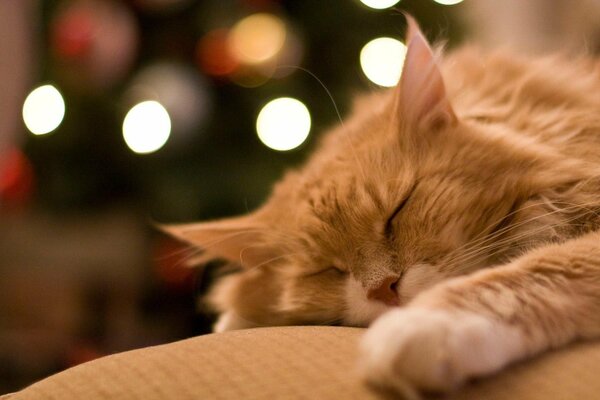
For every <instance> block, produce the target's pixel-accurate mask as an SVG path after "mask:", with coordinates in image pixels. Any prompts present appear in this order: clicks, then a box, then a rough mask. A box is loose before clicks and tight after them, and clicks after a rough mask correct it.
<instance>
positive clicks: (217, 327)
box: [213, 311, 258, 333]
mask: <svg viewBox="0 0 600 400" xmlns="http://www.w3.org/2000/svg"><path fill="white" fill-rule="evenodd" d="M257 326H258V325H257V324H254V323H252V322H251V321H248V320H246V319H244V318H242V317H240V316H239V315H237V314H236V313H235V312H233V311H227V312H224V313H223V314H221V315H219V318H218V319H217V322H215V324H214V325H213V332H216V333H219V332H225V331H234V330H237V329H248V328H256V327H257Z"/></svg>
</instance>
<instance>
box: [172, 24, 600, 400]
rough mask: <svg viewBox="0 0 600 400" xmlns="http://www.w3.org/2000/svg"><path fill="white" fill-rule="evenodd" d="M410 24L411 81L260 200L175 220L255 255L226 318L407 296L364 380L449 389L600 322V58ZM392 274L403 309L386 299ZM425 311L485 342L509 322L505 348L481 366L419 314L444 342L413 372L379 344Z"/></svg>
mask: <svg viewBox="0 0 600 400" xmlns="http://www.w3.org/2000/svg"><path fill="white" fill-rule="evenodd" d="M411 24H412V25H411V26H412V28H411V29H412V31H411V32H409V53H408V55H407V62H406V66H405V70H404V72H403V76H402V79H401V82H400V83H399V85H398V87H397V88H395V89H393V90H389V91H382V92H381V93H377V94H371V95H369V96H366V97H364V98H363V99H361V100H360V101H359V102H358V103H357V104H358V105H357V107H356V109H355V111H354V113H353V114H352V115H351V116H350V117H349V118H348V119H347V120H346V121H345V122H344V124H343V125H341V126H339V127H337V128H334V129H333V130H332V131H331V132H329V133H327V134H326V135H325V137H324V138H323V140H322V142H321V143H320V146H319V147H318V148H317V149H316V151H315V152H314V154H313V155H312V156H311V158H310V159H309V160H308V161H307V163H306V164H305V165H304V166H303V167H301V168H299V169H297V170H294V171H291V172H289V173H287V174H286V175H285V177H284V178H283V179H282V180H281V182H279V183H278V184H277V185H276V187H275V189H274V191H273V193H272V195H271V197H270V198H269V200H268V201H267V202H266V204H265V205H264V206H263V207H261V208H260V209H259V210H257V211H256V212H254V213H252V214H250V215H248V216H245V217H243V218H240V219H238V220H235V219H232V220H228V221H227V220H226V221H222V222H219V221H217V222H211V223H199V224H192V225H186V226H183V227H181V226H180V227H177V226H176V227H171V228H169V229H170V230H171V231H172V232H173V233H174V234H176V235H178V236H179V237H181V238H183V239H185V240H187V241H190V242H192V243H194V244H195V245H198V246H200V247H202V248H204V249H205V250H206V251H207V252H208V253H209V254H211V255H213V256H220V257H226V258H229V259H230V260H232V261H234V262H236V263H239V264H240V265H242V266H243V267H244V269H243V271H242V272H240V273H238V274H235V275H233V276H230V277H228V278H227V279H226V280H224V281H223V282H221V283H220V284H218V285H217V286H216V287H215V288H214V289H213V291H212V293H211V295H210V299H211V302H212V303H213V304H214V305H215V307H217V309H218V310H219V311H220V312H222V313H224V315H226V316H227V321H231V320H232V319H235V321H236V322H235V323H230V322H227V323H225V322H222V323H221V324H220V326H219V329H228V328H239V327H247V326H261V325H282V324H307V323H313V324H331V323H342V324H348V325H367V324H369V323H371V322H372V321H373V320H374V319H375V318H377V317H378V316H379V315H381V314H383V313H384V312H385V311H386V310H390V309H393V311H391V312H390V313H388V314H389V315H390V316H388V315H387V314H386V316H384V318H383V319H382V320H381V321H378V322H377V323H376V324H375V326H374V327H373V328H372V329H371V330H370V333H369V335H371V336H373V337H375V336H376V338H375V339H369V338H367V339H366V341H365V346H364V354H365V356H364V357H365V360H367V361H368V363H367V364H368V365H370V366H373V368H371V369H370V370H369V371H366V372H364V373H365V375H366V378H367V379H368V380H369V381H372V382H375V383H378V384H383V385H388V386H392V387H395V388H406V387H409V386H416V387H418V388H422V389H433V390H447V389H449V388H451V387H453V385H456V384H459V383H462V382H463V381H464V380H465V379H468V378H469V377H471V376H477V375H484V374H488V373H490V372H493V371H495V370H497V369H499V368H501V367H503V366H504V365H506V364H508V363H510V362H512V361H514V360H516V359H519V358H523V357H526V356H528V355H531V354H534V353H537V352H540V351H542V350H544V349H547V348H549V347H556V346H559V345H563V344H565V343H567V342H569V341H572V340H574V339H577V338H581V337H583V338H590V337H598V336H600V241H599V240H598V239H600V237H599V236H598V235H599V234H598V233H595V232H596V231H597V230H598V228H599V224H600V218H598V212H599V211H600V197H599V194H600V151H598V146H599V145H600V113H599V112H598V110H600V63H599V62H598V61H596V60H593V59H591V58H587V57H581V58H580V59H564V58H561V57H559V56H555V57H546V58H540V59H536V60H531V59H525V58H520V57H517V56H515V55H513V54H510V53H506V52H496V53H491V54H483V53H481V52H479V51H477V50H476V49H473V48H468V47H467V48H463V49H460V50H458V51H456V52H453V53H451V54H448V55H445V56H443V57H442V58H441V59H440V60H438V61H436V60H435V58H434V57H433V55H432V54H431V51H430V50H429V47H428V45H427V43H426V41H424V37H423V36H422V34H421V33H420V31H419V30H418V27H417V26H416V24H415V23H414V22H411ZM442 77H443V78H442ZM401 204H402V205H403V206H402V208H401V209H400V210H398V209H397V208H398V207H399V206H400V205H401ZM236 221H243V223H240V224H238V225H237V226H236ZM218 226H222V227H223V228H222V229H220V230H219V229H215V227H218ZM450 278H452V279H450ZM390 279H391V281H395V280H397V282H396V283H395V284H394V285H392V286H391V289H390V288H388V287H387V286H385V287H383V288H382V286H381V285H382V282H389V281H390ZM386 285H387V283H386ZM388 289H389V290H393V292H394V293H395V294H396V295H397V297H398V302H399V303H400V305H402V306H405V307H403V308H401V309H400V310H397V309H396V308H395V307H391V306H389V305H387V304H384V303H383V302H382V301H379V300H380V298H379V297H377V296H380V295H379V294H378V293H380V292H381V290H383V291H388V292H389V290H388ZM378 291H379V292H378ZM371 295H373V296H375V298H373V296H371ZM413 299H414V300H413ZM386 301H387V300H386ZM428 312H432V313H433V314H431V315H432V317H431V318H432V319H431V321H429V322H427V321H425V322H422V326H423V327H427V326H442V327H443V329H447V330H448V332H455V331H456V332H462V333H460V335H462V336H460V335H459V333H457V335H459V337H469V338H474V337H475V338H477V337H479V336H477V335H480V336H481V335H484V336H485V335H487V336H485V337H484V336H481V343H484V344H485V343H487V342H485V340H488V339H489V338H492V337H495V336H494V335H495V334H497V332H505V335H504V336H501V337H500V338H498V339H497V343H500V344H501V343H505V342H506V352H505V353H504V354H505V355H503V356H500V355H497V354H492V353H490V354H492V355H490V356H489V359H490V360H492V361H493V362H492V361H490V363H488V364H485V365H483V364H481V363H482V362H483V361H481V360H480V359H478V360H477V362H475V361H473V360H471V358H473V357H472V355H468V357H467V355H465V354H463V355H460V354H458V355H457V354H454V353H456V352H457V351H459V350H460V351H463V352H464V351H465V349H464V348H463V347H460V346H458V345H456V346H458V347H456V346H455V347H456V348H454V347H452V346H454V345H452V346H451V345H450V344H447V343H446V342H445V341H444V340H442V339H440V338H438V337H434V336H432V335H430V333H431V332H429V331H424V332H421V331H419V330H418V329H417V330H416V331H415V332H417V333H415V334H414V335H417V334H418V335H421V336H419V338H421V339H422V338H430V337H431V343H433V344H431V345H432V346H434V347H433V348H437V347H435V346H438V347H439V348H440V353H439V354H443V355H444V357H442V356H439V354H438V355H436V356H435V357H437V358H435V357H434V356H432V357H433V358H431V359H428V360H430V362H429V364H428V363H427V362H423V363H421V364H419V365H422V366H423V367H422V368H423V371H421V372H419V371H420V370H419V369H418V368H417V369H415V370H411V371H408V370H406V371H408V372H402V371H405V370H403V367H402V363H405V362H406V361H403V360H410V359H411V358H410V356H407V355H406V354H405V353H406V351H407V350H406V348H405V347H402V346H400V345H398V346H397V347H393V346H391V347H390V348H389V351H388V350H386V348H384V349H382V350H381V351H382V352H384V353H385V354H386V357H387V358H386V360H387V361H381V359H380V358H377V357H374V356H373V357H372V355H373V354H376V353H377V351H379V350H377V346H379V344H377V343H378V342H381V340H379V339H380V338H381V337H385V335H386V334H387V335H388V336H389V334H388V333H384V331H385V330H387V331H388V332H390V330H391V331H393V332H396V331H395V330H397V331H398V332H397V337H398V338H402V339H401V341H402V343H405V342H406V343H412V342H411V340H416V339H413V336H414V335H413V333H407V331H406V330H403V329H405V328H403V327H402V326H396V325H397V324H396V325H394V324H395V323H396V322H395V321H399V320H402V321H405V320H406V321H412V320H414V321H421V320H423V319H425V320H426V319H427V318H429V317H427V315H429V314H427V313H428ZM392 313H397V314H398V313H399V315H398V316H396V317H394V318H392V316H391V315H392ZM436 313H438V314H439V315H438V314H436ZM436 315H437V316H436ZM446 315H456V316H457V317H456V318H457V319H456V321H457V322H456V326H446V325H447V324H449V323H450V322H447V321H453V318H447V317H446ZM434 316H435V317H434ZM385 321H387V322H385ZM461 321H463V322H464V323H462V322H461ZM406 323H408V322H406ZM415 323H417V324H421V323H420V322H415ZM444 324H446V325H444ZM461 324H462V325H461ZM419 326H421V325H419ZM489 327H494V329H495V331H494V332H495V333H494V335H492V334H491V333H490V332H489V331H488V330H486V329H488V328H489ZM423 329H424V330H425V329H433V328H423ZM461 329H462V330H461ZM378 332H379V333H378ZM482 332H483V333H482ZM485 332H487V333H485ZM369 335H367V336H368V337H369ZM411 335H413V336H411ZM394 337H396V336H394ZM394 337H392V338H391V339H390V340H395V339H394ZM509 338H510V340H509ZM421 339H419V340H421ZM484 339H485V340H484ZM398 340H400V339H398ZM422 340H425V339H422ZM427 340H429V339H427ZM457 340H458V339H457ZM473 340H476V339H473ZM490 340H491V339H490ZM415 343H417V342H415ZM419 343H421V342H419ZM423 343H429V342H423ZM456 343H459V341H458V342H456ZM456 343H455V344H456ZM478 343H479V342H478ZM494 343H496V342H494ZM494 343H491V344H490V345H489V346H492V347H493V346H494ZM500 344H498V345H500ZM486 345H487V344H486ZM444 346H446V347H444ZM482 346H484V345H483V344H482ZM394 349H395V350H394ZM456 349H459V350H456ZM482 349H488V347H485V346H484V347H482ZM482 351H487V350H482ZM490 351H491V350H490ZM394 352H396V353H394ZM377 354H379V353H377ZM382 354H383V353H382ZM389 354H391V356H389V357H388V355H389ZM436 354H437V353H436ZM438 356H439V357H438ZM440 357H441V358H440ZM469 357H471V358H469ZM484 358H485V357H484ZM431 360H435V363H434V361H431ZM440 360H441V361H440ZM469 360H471V361H469ZM384 362H387V363H388V364H389V365H387V366H386V365H382V363H384ZM440 362H442V363H444V362H445V363H448V365H449V366H448V365H447V367H448V369H449V370H450V371H452V373H451V374H446V375H439V374H438V375H436V374H435V373H434V372H432V371H433V369H435V368H434V367H435V365H439V363H440ZM478 363H479V364H478ZM434 364H435V365H434ZM480 364H481V365H480ZM386 368H387V369H386ZM373 371H375V372H373ZM390 371H392V372H390ZM415 371H416V372H415ZM419 373H420V374H421V375H418V374H419ZM403 374H404V375H403ZM411 374H412V375H411ZM415 374H417V375H418V376H417V375H415ZM413 375H414V376H413ZM415 376H416V377H415ZM400 381H402V382H404V381H406V382H408V383H407V384H406V385H405V384H404V383H406V382H404V383H403V384H398V382H400ZM407 385H408V386H407ZM398 390H401V389H398Z"/></svg>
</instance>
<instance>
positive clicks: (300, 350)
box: [3, 326, 600, 400]
mask: <svg viewBox="0 0 600 400" xmlns="http://www.w3.org/2000/svg"><path fill="white" fill-rule="evenodd" d="M362 332H363V330H362V329H357V328H340V327H308V326H307V327H281V328H259V329H248V330H241V331H233V332H227V333H220V334H213V335H206V336H200V337H196V338H192V339H188V340H183V341H180V342H176V343H171V344H167V345H162V346H156V347H149V348H145V349H139V350H133V351H129V352H125V353H120V354H115V355H112V356H108V357H104V358H100V359H98V360H95V361H92V362H89V363H86V364H82V365H79V366H77V367H74V368H71V369H68V370H66V371H63V372H61V373H59V374H56V375H54V376H51V377H49V378H47V379H44V380H42V381H40V382H38V383H36V384H34V385H32V386H30V387H28V388H26V389H24V390H22V391H20V392H18V393H15V394H12V395H8V396H7V398H10V400H21V399H62V400H68V399H91V400H94V399H145V400H146V399H147V400H152V399H269V400H275V399H375V398H379V397H378V396H377V395H376V394H375V393H374V392H372V391H371V390H369V389H368V388H367V387H365V386H364V385H362V384H361V383H360V382H359V381H357V379H356V377H355V375H354V369H355V364H356V359H355V357H356V344H357V341H358V339H359V337H360V335H361V334H362ZM450 398H451V399H486V400H488V399H489V400H494V399H511V400H513V399H520V400H530V399H531V400H533V399H544V400H546V399H565V400H566V399H582V400H585V399H600V343H598V342H596V343H587V344H579V345H574V346H571V347H569V348H567V349H564V350H560V351H556V352H553V353H549V354H547V355H545V356H543V357H539V358H537V359H535V360H532V361H529V362H525V363H521V364H518V365H516V366H513V367H512V368H510V369H508V370H507V371H505V372H503V373H501V374H499V375H497V376H495V377H492V378H488V379H484V380H481V381H479V382H476V383H472V384H470V385H468V386H467V387H464V388H463V389H461V390H460V391H458V392H456V393H454V394H453V395H452V396H451V397H450ZM3 399H4V398H3Z"/></svg>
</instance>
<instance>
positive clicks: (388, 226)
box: [385, 185, 416, 237]
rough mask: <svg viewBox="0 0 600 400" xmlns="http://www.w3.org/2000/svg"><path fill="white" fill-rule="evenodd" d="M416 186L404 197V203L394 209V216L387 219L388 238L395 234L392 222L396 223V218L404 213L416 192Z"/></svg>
mask: <svg viewBox="0 0 600 400" xmlns="http://www.w3.org/2000/svg"><path fill="white" fill-rule="evenodd" d="M415 186H416V185H414V186H413V187H412V189H411V190H410V192H408V194H407V195H406V196H405V197H404V199H402V201H400V203H399V204H398V205H397V206H396V208H395V209H394V211H393V212H392V214H391V215H390V216H389V218H388V219H387V221H386V223H385V234H386V236H387V237H389V236H390V235H391V234H392V233H393V230H392V222H393V221H394V218H396V216H398V214H399V213H400V211H402V209H403V208H404V206H405V205H406V203H408V200H409V199H410V197H411V195H412V194H413V192H414V188H415Z"/></svg>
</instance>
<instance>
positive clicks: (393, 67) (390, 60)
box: [360, 37, 406, 87]
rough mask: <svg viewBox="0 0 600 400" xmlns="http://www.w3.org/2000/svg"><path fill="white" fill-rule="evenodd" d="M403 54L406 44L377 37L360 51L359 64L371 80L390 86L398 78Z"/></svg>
mask: <svg viewBox="0 0 600 400" xmlns="http://www.w3.org/2000/svg"><path fill="white" fill-rule="evenodd" d="M405 56H406V46H405V45H404V44H403V43H402V42H400V41H399V40H396V39H392V38H387V37H382V38H377V39H374V40H371V41H370V42H369V43H367V44H366V45H365V46H364V47H363V48H362V50H361V51H360V66H361V68H362V70H363V72H364V74H365V75H366V76H367V78H369V80H370V81H371V82H374V83H376V84H378V85H380V86H385V87H392V86H395V85H396V84H397V83H398V80H399V79H400V75H401V74H402V65H403V64H404V57H405Z"/></svg>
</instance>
